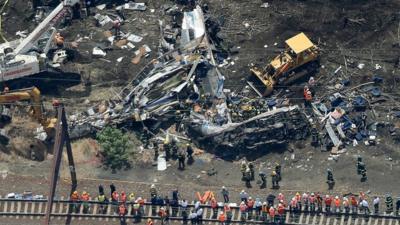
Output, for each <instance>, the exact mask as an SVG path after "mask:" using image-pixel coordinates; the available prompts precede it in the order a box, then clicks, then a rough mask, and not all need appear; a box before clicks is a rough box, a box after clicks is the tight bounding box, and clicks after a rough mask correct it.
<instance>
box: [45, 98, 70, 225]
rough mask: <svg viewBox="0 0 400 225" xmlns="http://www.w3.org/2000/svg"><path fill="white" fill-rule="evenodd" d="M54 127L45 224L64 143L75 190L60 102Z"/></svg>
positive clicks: (48, 219) (48, 220) (46, 223)
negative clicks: (52, 155) (52, 156)
mask: <svg viewBox="0 0 400 225" xmlns="http://www.w3.org/2000/svg"><path fill="white" fill-rule="evenodd" d="M55 129H56V134H55V140H54V147H53V149H54V151H53V154H54V158H53V166H52V174H51V181H50V190H49V196H48V199H47V210H46V220H45V223H44V224H45V225H49V224H50V217H51V212H52V208H53V198H54V194H55V191H56V187H57V179H58V177H59V176H58V175H59V172H60V164H61V158H62V152H63V148H64V144H65V145H66V149H67V156H68V166H69V170H70V173H71V185H72V186H71V194H72V192H73V191H75V189H76V187H77V179H76V172H75V164H74V158H73V156H72V148H71V142H70V139H69V134H68V124H67V117H66V115H65V109H64V105H62V104H60V106H58V107H57V123H56V127H55Z"/></svg>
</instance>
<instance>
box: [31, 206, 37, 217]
mask: <svg viewBox="0 0 400 225" xmlns="http://www.w3.org/2000/svg"><path fill="white" fill-rule="evenodd" d="M35 207H36V203H33V202H32V207H31V213H35ZM31 220H33V216H31Z"/></svg>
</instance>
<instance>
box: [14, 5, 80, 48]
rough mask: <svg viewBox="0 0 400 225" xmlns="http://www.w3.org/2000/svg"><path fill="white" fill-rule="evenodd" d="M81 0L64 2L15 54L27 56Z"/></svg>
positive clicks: (21, 44) (25, 40)
mask: <svg viewBox="0 0 400 225" xmlns="http://www.w3.org/2000/svg"><path fill="white" fill-rule="evenodd" d="M78 2H79V0H64V1H62V2H61V3H60V4H59V5H58V6H57V7H56V8H55V9H54V10H53V11H52V12H51V13H50V15H48V16H47V17H46V19H44V20H43V21H42V22H41V23H40V24H39V25H38V26H37V27H36V28H35V30H33V31H32V32H31V33H30V34H29V35H28V37H26V38H25V39H24V40H23V41H22V42H21V43H20V44H19V45H18V46H17V47H16V48H15V50H14V53H15V54H25V53H27V52H28V51H29V50H30V49H31V48H32V47H33V45H34V43H35V41H36V40H38V39H39V38H40V37H41V36H42V35H43V33H45V32H46V31H48V30H49V29H50V28H51V27H52V26H54V25H55V24H56V23H57V22H58V21H59V20H60V19H61V18H63V17H64V16H65V14H66V13H67V10H68V8H69V7H71V6H73V5H75V4H76V3H78Z"/></svg>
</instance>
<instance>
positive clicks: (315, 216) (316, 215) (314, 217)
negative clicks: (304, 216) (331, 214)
mask: <svg viewBox="0 0 400 225" xmlns="http://www.w3.org/2000/svg"><path fill="white" fill-rule="evenodd" d="M317 217H318V214H316V213H315V214H314V216H313V219H312V225H315V224H316V223H317Z"/></svg>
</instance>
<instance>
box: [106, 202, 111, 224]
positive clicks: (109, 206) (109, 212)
mask: <svg viewBox="0 0 400 225" xmlns="http://www.w3.org/2000/svg"><path fill="white" fill-rule="evenodd" d="M111 208H112V205H111V204H108V207H107V213H106V214H107V215H111ZM106 221H109V218H108V217H107V218H106Z"/></svg>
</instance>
